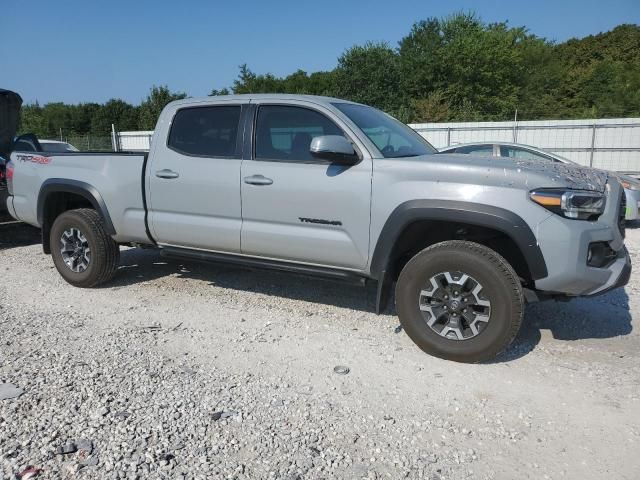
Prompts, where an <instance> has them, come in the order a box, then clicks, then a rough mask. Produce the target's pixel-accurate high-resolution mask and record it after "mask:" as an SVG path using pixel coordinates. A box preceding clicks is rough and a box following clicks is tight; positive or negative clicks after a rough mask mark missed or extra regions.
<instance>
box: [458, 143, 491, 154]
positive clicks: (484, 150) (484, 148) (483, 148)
mask: <svg viewBox="0 0 640 480" xmlns="http://www.w3.org/2000/svg"><path fill="white" fill-rule="evenodd" d="M456 153H466V154H469V155H477V156H480V157H491V156H493V145H469V146H466V147H459V148H456Z"/></svg>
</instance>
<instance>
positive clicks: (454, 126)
mask: <svg viewBox="0 0 640 480" xmlns="http://www.w3.org/2000/svg"><path fill="white" fill-rule="evenodd" d="M410 126H411V127H412V128H414V129H415V130H416V131H417V132H418V133H420V135H422V136H423V137H424V138H426V139H427V140H428V141H429V143H431V144H432V145H433V146H434V147H436V148H439V149H440V148H444V147H447V146H450V145H456V144H459V143H470V142H491V141H495V142H514V143H522V144H526V145H532V146H535V147H538V148H543V149H545V150H548V151H550V152H554V153H557V154H558V155H562V156H563V157H566V158H568V159H570V160H573V161H574V162H577V163H580V164H582V165H586V166H592V167H595V168H602V169H605V170H615V171H619V172H627V173H640V118H614V119H594V120H544V121H526V122H476V123H421V124H412V125H410Z"/></svg>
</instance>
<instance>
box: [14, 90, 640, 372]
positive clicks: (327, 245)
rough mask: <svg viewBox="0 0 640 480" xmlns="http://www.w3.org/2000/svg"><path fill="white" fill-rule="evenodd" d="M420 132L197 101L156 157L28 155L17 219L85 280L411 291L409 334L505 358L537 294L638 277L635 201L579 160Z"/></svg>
mask: <svg viewBox="0 0 640 480" xmlns="http://www.w3.org/2000/svg"><path fill="white" fill-rule="evenodd" d="M435 153H437V152H436V150H435V149H434V148H433V147H432V146H431V145H429V144H428V143H427V142H426V141H425V140H424V139H423V138H422V137H420V136H419V135H418V134H416V133H415V132H414V131H413V130H411V129H410V128H408V127H407V126H405V125H403V124H402V123H400V122H398V121H397V120H395V119H393V118H392V117H390V116H388V115H386V114H385V113H383V112H381V111H379V110H376V109H374V108H371V107H368V106H365V105H359V104H356V103H351V102H348V101H344V100H339V99H334V98H323V97H312V96H299V95H293V96H292V95H247V96H244V95H240V96H228V97H215V98H214V97H210V98H204V99H187V100H180V101H177V102H173V103H171V104H169V105H168V106H167V107H166V108H165V109H164V111H163V112H162V114H161V116H160V119H159V120H158V125H157V127H156V129H155V133H154V137H153V140H152V143H151V150H150V152H149V154H148V155H142V154H128V153H120V154H115V153H114V154H111V153H109V154H98V153H92V154H87V153H63V154H60V153H53V152H51V153H49V152H39V153H33V152H29V153H27V152H20V151H14V152H13V153H12V154H11V161H10V163H9V165H8V178H9V198H8V200H7V206H8V209H9V212H10V213H11V215H12V216H13V217H15V218H16V219H20V220H22V221H24V222H27V223H30V224H32V225H37V226H39V227H41V228H42V243H43V247H44V252H45V253H47V254H51V255H52V257H53V261H54V263H55V266H56V268H57V269H58V271H59V272H60V274H61V275H62V276H63V277H64V278H65V280H67V281H68V282H69V283H70V284H72V285H75V286H78V287H92V286H95V285H98V284H101V283H103V282H107V281H108V280H110V279H111V278H112V277H113V275H114V274H115V273H116V271H117V268H118V258H119V246H120V245H125V244H126V245H134V246H152V247H156V248H159V249H160V251H161V253H162V254H163V255H166V256H170V257H180V258H188V259H198V260H205V261H220V262H231V263H235V264H241V265H245V266H248V267H268V268H275V269H279V270H286V271H291V272H298V273H303V274H312V275H320V276H324V277H329V278H333V279H338V280H346V281H356V282H360V283H365V282H368V281H373V282H376V283H377V297H376V302H375V304H376V309H377V311H381V310H382V309H384V308H385V306H386V304H387V301H388V299H389V298H390V293H391V289H392V287H393V285H394V284H395V304H396V310H397V313H398V316H399V318H400V321H401V323H402V326H403V328H404V330H405V331H406V332H407V334H408V335H409V336H410V337H411V339H412V340H413V341H414V342H415V343H416V344H417V345H418V346H419V347H420V348H422V349H423V350H424V351H426V352H428V353H430V354H432V355H436V356H439V357H442V358H447V359H451V360H456V361H463V362H477V361H483V360H487V359H490V358H492V357H494V356H495V355H497V354H498V353H499V352H501V351H502V350H504V349H505V348H506V347H507V346H508V345H509V344H510V342H511V341H512V340H513V339H514V337H515V336H516V334H517V332H518V329H519V328H520V324H521V322H522V318H523V311H524V304H525V302H526V301H535V300H538V299H542V298H553V297H555V298H568V297H574V296H583V295H596V294H600V293H603V292H606V291H608V290H610V289H613V288H616V287H619V286H622V285H624V284H626V282H627V281H628V279H629V275H630V271H631V264H630V260H629V256H628V254H627V251H626V249H625V246H624V211H625V209H624V195H623V194H622V193H623V190H622V188H621V185H620V184H619V182H618V181H617V180H615V179H611V178H608V177H607V174H606V173H604V172H600V171H596V170H592V169H587V168H581V167H576V166H572V165H562V164H558V165H540V164H536V163H531V162H528V161H519V162H517V163H514V162H513V160H510V159H500V158H470V156H469V155H441V154H438V155H435Z"/></svg>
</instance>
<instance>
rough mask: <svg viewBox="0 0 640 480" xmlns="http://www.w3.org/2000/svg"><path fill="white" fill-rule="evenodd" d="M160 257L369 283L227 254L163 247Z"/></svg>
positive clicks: (341, 274)
mask: <svg viewBox="0 0 640 480" xmlns="http://www.w3.org/2000/svg"><path fill="white" fill-rule="evenodd" d="M160 255H161V256H163V257H166V258H175V259H183V260H198V261H201V262H208V263H222V264H228V265H238V266H241V267H245V268H249V269H252V268H258V269H267V270H278V271H280V272H288V273H295V274H300V275H307V276H313V277H321V278H328V279H332V280H338V281H341V282H346V283H353V284H357V285H364V284H365V282H366V281H367V279H366V277H364V276H362V275H358V274H357V273H354V272H349V271H345V270H338V269H333V268H327V267H316V266H312V265H300V264H296V263H289V262H280V261H278V260H267V259H262V258H255V257H244V256H242V255H233V254H227V253H216V252H204V251H201V250H191V249H189V248H177V247H162V248H161V250H160Z"/></svg>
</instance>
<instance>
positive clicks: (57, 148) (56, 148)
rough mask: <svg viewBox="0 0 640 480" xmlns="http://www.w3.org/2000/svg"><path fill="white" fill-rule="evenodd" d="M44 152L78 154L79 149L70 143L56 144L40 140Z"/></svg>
mask: <svg viewBox="0 0 640 480" xmlns="http://www.w3.org/2000/svg"><path fill="white" fill-rule="evenodd" d="M40 145H42V150H44V151H45V152H77V151H78V149H77V148H76V147H74V146H73V145H71V144H69V143H57V142H56V143H54V142H47V141H43V140H40Z"/></svg>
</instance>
